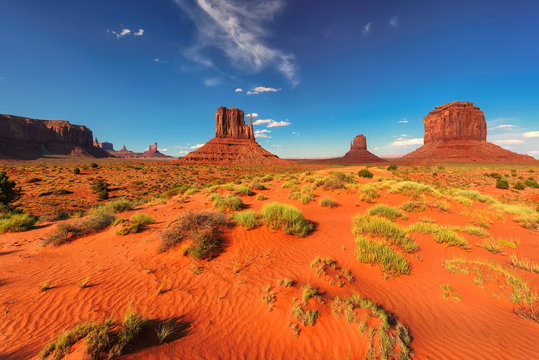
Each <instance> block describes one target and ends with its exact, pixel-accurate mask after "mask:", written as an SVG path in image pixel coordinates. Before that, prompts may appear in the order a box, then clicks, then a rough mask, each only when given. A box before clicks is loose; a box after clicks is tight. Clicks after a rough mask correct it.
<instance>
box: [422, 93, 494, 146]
mask: <svg viewBox="0 0 539 360" xmlns="http://www.w3.org/2000/svg"><path fill="white" fill-rule="evenodd" d="M423 123H424V124H425V136H424V143H425V144H429V143H433V142H437V141H448V140H480V141H486V139H487V124H486V122H485V115H484V114H483V112H482V111H481V110H480V109H479V108H478V107H477V106H474V104H473V103H472V102H461V101H453V102H451V103H449V104H445V105H440V106H436V108H435V109H434V110H433V111H431V112H430V113H429V114H428V115H427V116H426V117H425V118H424V119H423Z"/></svg>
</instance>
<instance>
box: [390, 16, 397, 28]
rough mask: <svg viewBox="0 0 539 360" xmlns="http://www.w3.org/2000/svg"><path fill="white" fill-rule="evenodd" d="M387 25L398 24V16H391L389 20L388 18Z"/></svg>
mask: <svg viewBox="0 0 539 360" xmlns="http://www.w3.org/2000/svg"><path fill="white" fill-rule="evenodd" d="M389 25H390V26H395V27H396V26H399V17H398V16H393V17H392V18H391V20H389Z"/></svg>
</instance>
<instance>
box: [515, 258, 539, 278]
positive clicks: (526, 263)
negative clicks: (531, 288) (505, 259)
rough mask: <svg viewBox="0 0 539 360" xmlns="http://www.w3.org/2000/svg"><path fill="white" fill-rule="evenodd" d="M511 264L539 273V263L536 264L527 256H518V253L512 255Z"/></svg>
mask: <svg viewBox="0 0 539 360" xmlns="http://www.w3.org/2000/svg"><path fill="white" fill-rule="evenodd" d="M510 259H511V266H513V267H514V268H517V269H521V270H525V271H529V272H531V273H535V274H539V264H535V263H533V262H531V261H530V260H529V259H526V258H520V259H519V258H518V257H517V255H516V254H512V255H511V258H510Z"/></svg>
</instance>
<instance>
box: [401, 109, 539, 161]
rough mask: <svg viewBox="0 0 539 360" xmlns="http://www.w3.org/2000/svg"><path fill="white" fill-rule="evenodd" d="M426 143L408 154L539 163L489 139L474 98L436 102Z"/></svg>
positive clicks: (427, 158)
mask: <svg viewBox="0 0 539 360" xmlns="http://www.w3.org/2000/svg"><path fill="white" fill-rule="evenodd" d="M423 123H424V125H425V137H424V145H423V146H421V147H420V148H419V149H417V150H415V151H413V152H411V153H409V154H407V155H405V156H404V157H403V160H408V161H413V162H484V163H490V162H496V163H537V162H538V161H537V160H535V159H534V158H533V157H531V156H528V155H521V154H517V153H514V152H512V151H509V150H505V149H502V148H501V147H499V146H497V145H494V144H492V143H489V142H487V141H486V138H487V126H486V122H485V116H484V115H483V112H482V111H481V110H480V109H479V108H478V107H477V106H474V105H473V103H471V102H460V101H454V102H452V103H449V104H445V105H441V106H436V108H435V110H433V111H431V112H430V113H429V114H428V115H427V116H426V117H425V118H424V119H423Z"/></svg>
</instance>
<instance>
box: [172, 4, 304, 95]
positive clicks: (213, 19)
mask: <svg viewBox="0 0 539 360" xmlns="http://www.w3.org/2000/svg"><path fill="white" fill-rule="evenodd" d="M175 2H176V3H177V4H178V5H179V6H180V7H181V8H182V9H183V10H184V11H185V13H187V15H188V16H189V17H190V18H191V19H192V20H193V22H194V24H195V26H196V28H197V35H196V37H197V38H196V44H194V45H193V46H192V47H191V48H190V49H188V51H186V52H185V55H186V56H187V57H188V58H189V59H191V60H192V61H195V62H197V63H199V64H204V65H206V66H209V67H212V68H215V66H214V62H213V61H211V59H209V58H207V57H204V56H202V55H201V54H200V53H201V51H203V50H204V49H207V48H217V49H220V50H221V51H222V52H223V53H224V55H225V56H226V57H227V58H228V59H229V60H230V61H231V62H232V65H233V66H235V67H236V68H238V69H241V70H242V71H245V70H247V71H248V72H251V73H258V72H260V71H261V70H262V69H264V68H266V67H268V66H274V67H275V68H276V69H277V70H278V71H279V72H281V73H282V74H283V75H284V76H285V77H286V78H287V79H288V80H289V81H290V83H291V84H292V86H296V85H298V84H299V80H298V77H297V68H298V66H297V65H296V61H295V57H294V55H293V54H288V53H285V52H283V51H281V50H279V49H276V48H273V47H271V46H269V45H267V44H266V42H265V39H266V38H267V37H268V36H269V35H271V31H270V30H268V24H270V23H271V22H272V21H273V19H274V17H275V15H276V14H277V13H278V12H280V11H281V10H282V9H283V7H284V0H252V1H248V2H246V1H239V0H197V1H196V2H193V1H190V0H175Z"/></svg>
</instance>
